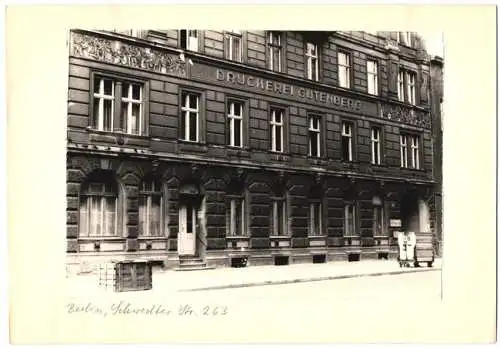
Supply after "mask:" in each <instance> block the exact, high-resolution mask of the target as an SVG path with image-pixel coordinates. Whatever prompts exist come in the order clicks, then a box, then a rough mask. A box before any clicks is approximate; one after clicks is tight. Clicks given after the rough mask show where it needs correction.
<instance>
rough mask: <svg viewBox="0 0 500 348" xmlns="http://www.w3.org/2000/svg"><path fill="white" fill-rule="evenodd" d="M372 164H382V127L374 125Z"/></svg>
mask: <svg viewBox="0 0 500 348" xmlns="http://www.w3.org/2000/svg"><path fill="white" fill-rule="evenodd" d="M371 140H372V164H380V128H378V127H372V129H371Z"/></svg>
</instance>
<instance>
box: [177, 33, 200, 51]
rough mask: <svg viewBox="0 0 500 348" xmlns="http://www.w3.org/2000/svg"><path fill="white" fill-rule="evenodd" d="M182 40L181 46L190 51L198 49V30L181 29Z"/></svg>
mask: <svg viewBox="0 0 500 348" xmlns="http://www.w3.org/2000/svg"><path fill="white" fill-rule="evenodd" d="M180 42H181V48H183V49H185V50H190V51H198V31H197V30H181V31H180Z"/></svg>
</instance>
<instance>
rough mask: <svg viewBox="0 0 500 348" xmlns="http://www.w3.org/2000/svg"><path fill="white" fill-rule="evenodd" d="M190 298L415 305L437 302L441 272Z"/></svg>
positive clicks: (232, 290)
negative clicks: (406, 300) (401, 300)
mask: <svg viewBox="0 0 500 348" xmlns="http://www.w3.org/2000/svg"><path fill="white" fill-rule="evenodd" d="M190 294H191V295H192V297H194V298H197V297H203V298H205V299H208V298H210V299H215V298H224V299H227V300H230V299H242V298H245V299H249V300H254V299H259V300H261V299H265V300H269V301H273V300H278V299H279V300H293V301H296V300H299V299H304V298H315V299H319V298H322V299H329V300H339V301H340V300H358V299H361V300H364V299H374V300H380V301H385V300H389V299H390V300H396V299H398V298H402V297H405V298H408V297H409V298H412V299H415V301H421V300H433V301H434V300H439V299H440V296H441V271H431V272H419V273H407V274H397V275H383V276H375V277H356V278H347V279H335V280H325V281H314V282H304V283H296V284H282V285H263V286H251V287H244V288H230V289H220V290H205V291H194V292H190Z"/></svg>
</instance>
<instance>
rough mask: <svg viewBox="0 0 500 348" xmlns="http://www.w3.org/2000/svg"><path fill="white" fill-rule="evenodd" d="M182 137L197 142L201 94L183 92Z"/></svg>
mask: <svg viewBox="0 0 500 348" xmlns="http://www.w3.org/2000/svg"><path fill="white" fill-rule="evenodd" d="M181 96H182V105H181V128H180V129H181V139H182V140H186V141H194V142H197V141H198V139H199V117H200V96H199V95H198V94H194V93H191V92H182V93H181Z"/></svg>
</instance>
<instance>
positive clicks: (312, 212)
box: [309, 202, 323, 236]
mask: <svg viewBox="0 0 500 348" xmlns="http://www.w3.org/2000/svg"><path fill="white" fill-rule="evenodd" d="M322 215H323V214H322V204H321V202H313V203H311V204H309V234H310V235H311V236H322V235H323V223H322Z"/></svg>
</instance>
